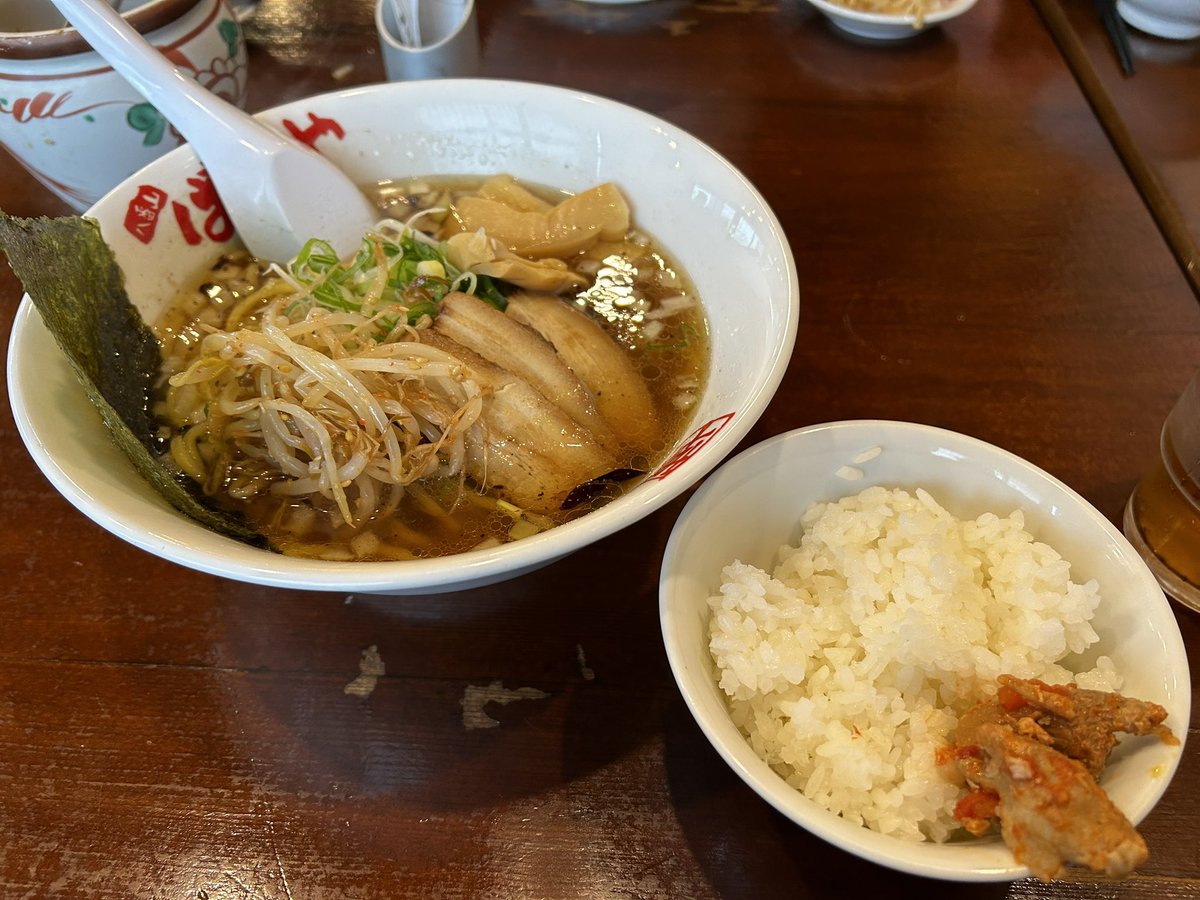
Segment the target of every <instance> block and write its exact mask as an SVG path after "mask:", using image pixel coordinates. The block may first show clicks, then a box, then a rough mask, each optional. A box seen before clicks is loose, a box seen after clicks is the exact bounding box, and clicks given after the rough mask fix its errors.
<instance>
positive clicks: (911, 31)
mask: <svg viewBox="0 0 1200 900" xmlns="http://www.w3.org/2000/svg"><path fill="white" fill-rule="evenodd" d="M808 2H809V3H811V4H812V5H813V6H814V7H816V8H817V10H818V11H819V12H820V13H821V14H822V15H823V16H825V18H826V19H828V20H829V22H830V24H832V25H833V26H834V27H835V28H837V29H839V30H840V31H844V32H846V33H847V34H850V35H853V36H854V37H860V38H866V39H868V40H875V41H897V40H905V39H907V38H912V37H916V36H917V35H918V34H921V33H922V32H924V31H928V30H929V29H931V28H934V27H936V26H938V25H940V24H942V23H943V22H947V21H949V20H950V19H953V18H956V17H958V16H961V15H962V14H963V13H965V12H966V11H967V10H969V9H970V8H971V7H972V6H974V5H975V0H933V2H931V3H929V4H928V9H927V10H926V11H925V12H923V13H922V14H920V15H915V14H912V13H879V12H870V11H868V10H863V9H853V8H851V7H850V6H848V5H846V4H845V3H839V2H838V0H808Z"/></svg>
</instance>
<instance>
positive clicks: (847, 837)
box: [659, 419, 1191, 882]
mask: <svg viewBox="0 0 1200 900" xmlns="http://www.w3.org/2000/svg"><path fill="white" fill-rule="evenodd" d="M881 429H890V430H896V431H907V432H912V433H914V434H917V435H921V436H927V437H929V438H936V439H940V440H943V441H953V442H955V443H958V444H959V445H960V446H965V447H969V448H972V449H974V450H977V451H982V452H984V453H987V454H992V455H995V456H996V457H998V458H1001V459H1004V460H1005V461H1006V462H1008V463H1009V464H1011V465H1013V466H1015V467H1017V468H1018V469H1020V470H1023V471H1025V472H1026V473H1029V474H1032V475H1034V476H1035V477H1037V478H1039V479H1042V480H1044V481H1045V483H1046V484H1047V485H1048V486H1051V487H1053V488H1056V489H1058V490H1060V491H1062V492H1063V493H1064V494H1065V495H1066V496H1067V497H1069V498H1070V499H1071V500H1072V501H1073V502H1074V503H1076V504H1077V505H1078V506H1079V507H1080V508H1081V509H1082V510H1083V511H1084V512H1086V513H1087V515H1088V517H1089V518H1091V519H1092V520H1093V521H1094V522H1095V523H1096V524H1097V526H1098V527H1099V528H1100V529H1101V530H1102V531H1104V532H1105V533H1106V535H1107V536H1108V537H1110V538H1112V539H1114V540H1115V541H1116V542H1117V543H1118V545H1119V546H1121V547H1122V548H1123V550H1124V551H1126V555H1127V557H1128V559H1129V560H1130V561H1131V562H1135V568H1136V570H1137V571H1138V573H1139V578H1140V579H1141V580H1142V581H1143V582H1144V584H1145V585H1146V587H1147V589H1148V590H1149V591H1150V594H1151V596H1156V597H1157V600H1156V601H1155V607H1156V609H1155V615H1156V618H1155V621H1156V622H1158V623H1159V624H1161V625H1162V626H1163V628H1162V630H1161V631H1160V632H1159V634H1160V635H1161V637H1162V638H1163V639H1164V640H1165V641H1166V642H1167V643H1168V645H1169V646H1168V648H1167V649H1168V653H1169V658H1170V659H1171V660H1172V661H1173V662H1174V665H1172V666H1171V668H1170V672H1171V674H1172V675H1173V676H1175V677H1174V678H1173V688H1174V696H1173V698H1172V701H1173V702H1172V706H1173V707H1174V708H1175V709H1176V710H1183V711H1186V712H1190V709H1191V681H1190V667H1189V662H1188V657H1187V649H1186V647H1185V645H1184V643H1183V637H1182V634H1181V632H1180V630H1179V627H1178V623H1177V621H1176V619H1175V616H1174V611H1173V607H1172V605H1171V601H1170V600H1169V599H1168V598H1167V597H1166V595H1165V594H1164V593H1163V592H1162V590H1161V588H1159V586H1158V582H1157V581H1156V580H1155V578H1154V575H1153V574H1152V573H1151V571H1150V569H1149V568H1148V567H1147V566H1146V565H1145V563H1144V562H1142V561H1141V558H1140V557H1139V556H1138V554H1137V551H1136V550H1134V548H1133V547H1132V545H1130V544H1129V542H1128V540H1127V539H1126V538H1125V536H1124V534H1123V533H1122V532H1121V531H1120V529H1119V528H1117V526H1116V525H1115V524H1113V522H1111V521H1110V520H1109V519H1108V518H1107V517H1106V516H1104V515H1103V514H1102V513H1101V512H1100V511H1099V510H1097V509H1096V508H1095V507H1094V506H1093V505H1092V504H1091V503H1090V502H1089V501H1088V500H1087V499H1086V498H1085V497H1083V496H1082V495H1081V494H1079V493H1078V492H1077V491H1075V490H1074V489H1073V488H1071V487H1070V486H1069V485H1067V484H1066V483H1065V482H1063V481H1061V480H1060V479H1058V478H1056V477H1055V476H1054V475H1052V474H1050V473H1049V472H1047V471H1045V470H1044V469H1041V468H1040V467H1038V466H1036V465H1034V464H1033V463H1031V462H1029V461H1028V460H1026V459H1024V458H1023V457H1020V456H1018V455H1017V454H1015V453H1013V452H1011V451H1009V450H1005V449H1004V448H1003V447H999V446H997V445H995V444H992V443H990V442H988V441H984V440H982V439H980V438H976V437H973V436H971V435H967V434H963V433H961V432H955V431H951V430H949V429H945V428H940V427H937V426H933V425H925V424H922V423H917V422H906V421H901V420H893V419H847V420H840V421H831V422H822V423H816V424H813V425H808V426H803V427H800V428H795V429H792V430H790V431H786V432H782V433H780V434H776V435H774V436H772V437H769V438H766V439H764V440H763V441H761V442H759V443H757V444H754V445H752V446H750V447H747V448H746V449H744V450H742V451H741V452H740V453H738V454H737V455H736V456H734V457H732V458H730V459H729V460H727V461H726V462H725V463H723V464H722V465H721V466H720V467H719V468H718V470H717V472H716V473H714V477H710V478H709V479H708V480H706V481H705V482H703V483H702V484H700V485H699V486H698V488H697V489H696V491H695V492H694V493H693V495H692V496H691V498H689V500H688V502H687V504H686V505H685V506H684V507H683V509H682V510H681V512H680V513H679V516H678V518H677V520H676V523H675V525H674V527H673V528H672V530H671V533H670V536H669V537H668V539H667V544H666V547H665V549H664V551H663V557H662V569H661V572H660V577H659V623H660V628H661V630H662V634H663V644H664V648H665V651H666V655H667V661H668V664H669V666H670V669H671V673H672V675H673V677H674V679H675V683H676V686H677V687H678V689H679V692H680V693H681V694H682V696H683V699H684V703H685V705H686V706H687V707H688V711H689V712H690V713H691V715H692V718H693V720H694V721H695V722H696V724H697V726H698V727H699V728H700V730H701V731H702V732H703V734H704V736H705V738H706V739H707V740H708V742H709V743H710V744H711V745H712V746H713V748H714V749H715V750H716V751H717V753H718V754H719V755H720V756H721V758H722V759H723V760H724V761H725V763H726V764H727V765H728V766H729V767H730V768H731V769H733V771H734V772H735V773H736V774H737V775H738V777H739V778H741V779H742V781H743V782H744V783H745V784H746V785H747V786H748V787H750V788H751V789H752V790H753V791H754V792H755V793H756V794H758V795H759V796H760V797H761V798H762V799H763V800H765V801H766V802H767V803H769V804H770V805H771V806H773V807H774V808H775V809H776V810H777V811H778V812H779V813H780V814H782V815H784V816H785V817H787V818H788V819H790V820H791V821H792V822H794V823H795V824H796V825H799V826H800V827H801V828H804V829H805V830H806V831H808V832H809V833H810V834H813V835H814V836H816V837H818V838H821V839H822V840H825V841H827V842H829V843H830V844H833V845H834V846H836V847H838V848H839V849H841V850H844V851H846V852H848V853H851V854H853V855H855V856H858V857H860V858H862V859H865V860H867V861H870V862H873V863H876V864H878V865H882V866H886V867H888V868H891V869H894V870H897V871H901V872H906V873H909V874H913V875H920V876H924V877H927V878H935V879H939V880H944V881H959V882H995V881H1011V880H1015V879H1019V878H1024V877H1027V876H1029V875H1030V872H1029V869H1028V868H1027V867H1025V866H1023V865H1020V864H1018V863H1016V861H1015V860H1013V861H1012V862H1011V863H1010V864H1007V865H997V866H970V867H967V866H958V867H956V866H955V865H954V864H953V861H951V860H943V859H939V858H937V854H939V851H940V850H941V848H952V847H957V846H961V847H983V846H987V845H985V844H983V843H975V842H966V843H963V844H950V843H947V844H934V843H929V842H925V843H919V842H913V843H909V842H906V841H903V840H901V839H899V838H891V837H889V836H887V835H883V834H880V833H878V832H873V831H870V830H869V829H867V828H865V827H863V826H859V825H855V824H853V823H851V822H849V821H847V820H845V819H842V818H841V817H840V816H837V815H834V814H832V813H830V812H829V811H828V810H826V809H825V808H824V807H821V806H819V805H818V804H817V803H816V802H815V801H812V800H809V799H808V798H807V797H805V796H804V795H803V794H802V793H800V792H799V791H798V790H796V789H795V788H793V787H791V786H790V785H788V784H787V783H786V782H785V781H784V780H783V778H782V776H779V775H778V773H776V772H775V771H774V770H773V769H771V768H770V766H769V765H768V764H767V763H766V762H765V761H763V760H762V759H761V758H760V757H759V756H758V755H757V754H756V753H755V751H754V750H753V748H751V747H750V745H749V743H748V742H746V741H745V739H744V737H743V738H742V740H741V743H740V744H732V745H731V744H729V743H726V741H725V737H724V736H723V735H722V734H720V732H719V730H718V726H717V725H716V724H715V723H713V722H711V721H709V718H708V716H707V714H706V713H705V710H704V708H703V705H702V703H701V700H700V696H699V693H698V690H697V689H693V684H696V685H699V684H700V683H701V674H700V673H697V672H695V671H693V669H692V667H691V666H690V665H689V664H688V662H687V660H685V659H684V658H683V653H684V650H683V641H682V640H681V639H680V635H679V631H678V627H677V620H678V617H677V612H678V610H677V604H676V600H675V598H676V592H677V590H678V588H677V585H676V583H675V580H676V578H677V577H678V576H679V575H680V573H681V571H682V570H681V569H680V568H679V566H678V559H679V553H680V545H681V544H682V543H683V540H684V538H685V536H686V532H687V530H688V529H689V528H690V527H691V523H692V522H693V521H694V517H695V516H697V515H698V514H699V511H700V510H702V509H703V508H704V507H705V505H706V504H707V503H708V502H710V501H711V500H714V499H715V497H716V496H717V495H716V491H717V490H718V488H719V487H720V485H719V484H718V482H717V480H716V477H715V475H719V474H720V473H722V472H724V473H729V472H733V471H737V470H739V469H741V468H744V467H746V466H749V465H751V464H752V461H753V460H754V458H756V457H758V456H760V455H762V454H765V453H769V452H771V451H772V450H773V449H774V448H777V447H778V446H779V445H781V444H785V443H788V442H792V441H797V440H803V439H805V438H807V437H810V436H812V435H816V434H820V433H823V432H829V431H844V432H851V433H852V432H854V431H859V430H860V431H863V432H864V434H869V435H872V436H873V440H872V442H873V443H878V440H877V439H878V437H879V434H880V430H881ZM854 484H855V482H847V485H848V486H849V490H851V491H853V490H854V487H853V485H854ZM860 489H861V488H860ZM780 543H782V541H781V542H780ZM1151 589H1152V590H1151ZM721 699H722V700H723V699H724V698H723V696H722V698H721ZM725 724H730V725H731V724H732V723H731V722H729V721H728V719H727V720H726V722H725ZM1188 725H1189V722H1188V721H1184V722H1183V723H1182V724H1179V723H1175V724H1174V726H1173V728H1172V731H1173V732H1175V736H1176V737H1177V738H1178V739H1179V744H1178V747H1177V748H1176V750H1177V752H1175V753H1174V754H1173V755H1172V756H1171V757H1170V764H1169V770H1168V771H1165V772H1164V773H1163V777H1161V778H1160V779H1159V780H1158V781H1157V782H1156V785H1157V789H1156V790H1152V791H1150V792H1148V793H1147V794H1146V797H1145V799H1144V800H1143V808H1141V809H1139V810H1138V811H1137V813H1136V814H1135V815H1134V816H1131V817H1130V819H1131V821H1132V823H1133V824H1134V825H1135V826H1136V825H1138V824H1139V823H1140V822H1141V821H1142V820H1143V819H1144V818H1145V817H1146V816H1147V815H1149V813H1150V812H1151V811H1152V810H1153V809H1154V807H1155V806H1156V805H1157V803H1158V802H1159V800H1161V798H1162V795H1163V794H1164V793H1165V792H1166V790H1167V788H1168V787H1169V785H1170V783H1171V781H1172V779H1173V777H1174V775H1175V772H1176V770H1177V768H1178V765H1179V763H1180V761H1181V760H1182V752H1183V749H1184V745H1185V743H1186V741H1187V729H1188ZM734 730H735V732H737V734H738V735H739V736H740V731H738V730H737V729H736V726H734ZM752 767H753V768H754V769H757V770H758V771H753V770H752ZM797 807H799V808H797ZM993 843H996V844H999V846H1000V847H1003V844H1000V843H999V838H995V839H994V841H993ZM921 848H925V850H922V849H921ZM1004 849H1005V850H1007V848H1004ZM910 851H911V852H910Z"/></svg>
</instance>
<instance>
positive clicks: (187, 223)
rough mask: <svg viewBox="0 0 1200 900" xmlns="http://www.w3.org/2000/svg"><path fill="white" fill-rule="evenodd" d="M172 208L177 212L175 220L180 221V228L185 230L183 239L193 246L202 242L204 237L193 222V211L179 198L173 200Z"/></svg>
mask: <svg viewBox="0 0 1200 900" xmlns="http://www.w3.org/2000/svg"><path fill="white" fill-rule="evenodd" d="M171 209H172V210H173V211H174V213H175V221H176V222H178V223H179V230H180V231H182V232H183V239H184V240H185V241H187V242H188V243H189V244H191V245H192V246H193V247H194V246H196V244H198V243H200V242H201V241H202V240H203V238H202V237H201V236H200V232H198V231H197V230H196V226H195V225H193V224H192V213H191V211H190V210H189V209H188V208H187V207H186V206H184V205H183V204H182V203H180V202H179V201H178V200H172V201H171Z"/></svg>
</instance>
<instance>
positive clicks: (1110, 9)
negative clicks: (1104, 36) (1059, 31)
mask: <svg viewBox="0 0 1200 900" xmlns="http://www.w3.org/2000/svg"><path fill="white" fill-rule="evenodd" d="M1092 2H1093V4H1094V5H1095V7H1096V13H1097V14H1098V15H1099V16H1100V21H1101V22H1102V23H1103V24H1104V30H1105V31H1106V32H1108V39H1109V40H1110V41H1112V45H1113V49H1114V50H1116V51H1117V61H1118V62H1119V63H1120V64H1121V71H1122V72H1124V73H1125V74H1126V75H1127V76H1128V75H1132V74H1133V71H1134V69H1133V53H1132V52H1130V49H1129V32H1128V31H1126V30H1125V20H1124V19H1122V18H1121V16H1120V14H1119V13H1118V12H1117V3H1116V0H1092Z"/></svg>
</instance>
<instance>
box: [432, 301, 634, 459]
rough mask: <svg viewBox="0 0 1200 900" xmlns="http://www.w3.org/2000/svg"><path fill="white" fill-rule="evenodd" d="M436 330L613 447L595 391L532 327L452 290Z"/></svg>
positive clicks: (604, 444) (440, 314) (613, 449)
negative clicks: (581, 379)
mask: <svg viewBox="0 0 1200 900" xmlns="http://www.w3.org/2000/svg"><path fill="white" fill-rule="evenodd" d="M433 331H434V332H436V333H438V334H442V335H445V336H446V337H448V338H450V339H451V340H452V341H454V342H455V343H457V344H461V345H462V346H464V347H466V348H467V349H468V350H471V351H473V352H474V353H476V354H477V355H479V356H481V357H483V358H484V359H486V360H487V361H488V362H490V363H493V364H495V365H497V366H499V367H500V368H502V369H506V370H507V371H509V372H511V373H512V374H513V375H515V376H516V377H517V378H519V379H521V380H522V381H524V382H525V383H527V384H528V385H529V386H530V387H532V388H533V389H534V390H535V391H538V392H539V393H541V394H542V396H543V397H545V398H546V399H547V400H549V401H550V402H551V403H552V404H553V405H555V406H557V407H558V408H559V409H561V410H562V411H563V412H565V413H566V414H567V415H568V416H570V417H571V418H572V419H573V420H574V421H575V422H576V423H578V424H579V425H580V426H582V427H583V428H584V429H586V430H587V431H588V432H590V433H591V434H592V436H593V437H594V438H595V440H596V441H598V442H599V443H600V445H601V446H602V447H604V448H605V449H607V450H608V451H609V452H613V451H615V450H616V449H617V447H618V446H619V442H618V441H617V438H616V435H614V434H613V432H612V429H611V428H609V426H608V424H607V423H606V422H605V421H604V418H603V417H602V416H601V415H600V413H599V411H597V409H596V401H595V398H594V397H593V396H592V394H591V392H590V391H589V390H588V389H587V387H586V386H585V385H584V384H583V382H582V381H580V380H579V378H578V377H577V376H576V375H575V373H574V372H572V371H571V369H570V368H569V367H568V366H567V364H566V363H565V362H564V361H563V360H562V359H561V358H560V357H559V355H558V353H557V352H556V351H555V349H554V347H553V346H552V345H551V344H550V343H549V342H548V341H546V340H545V339H544V338H543V337H542V336H541V335H539V334H538V333H537V332H536V331H534V330H533V329H532V328H529V327H527V326H525V325H522V324H521V323H520V322H518V321H516V320H515V319H511V318H509V317H508V316H506V315H505V314H504V313H502V312H500V310H498V309H496V308H495V307H494V306H491V305H489V304H487V303H485V302H484V301H482V300H480V299H479V298H478V297H473V296H471V295H470V294H462V293H453V294H447V295H446V297H445V299H443V300H442V303H441V309H440V310H439V311H438V315H437V318H436V319H434V323H433Z"/></svg>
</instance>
